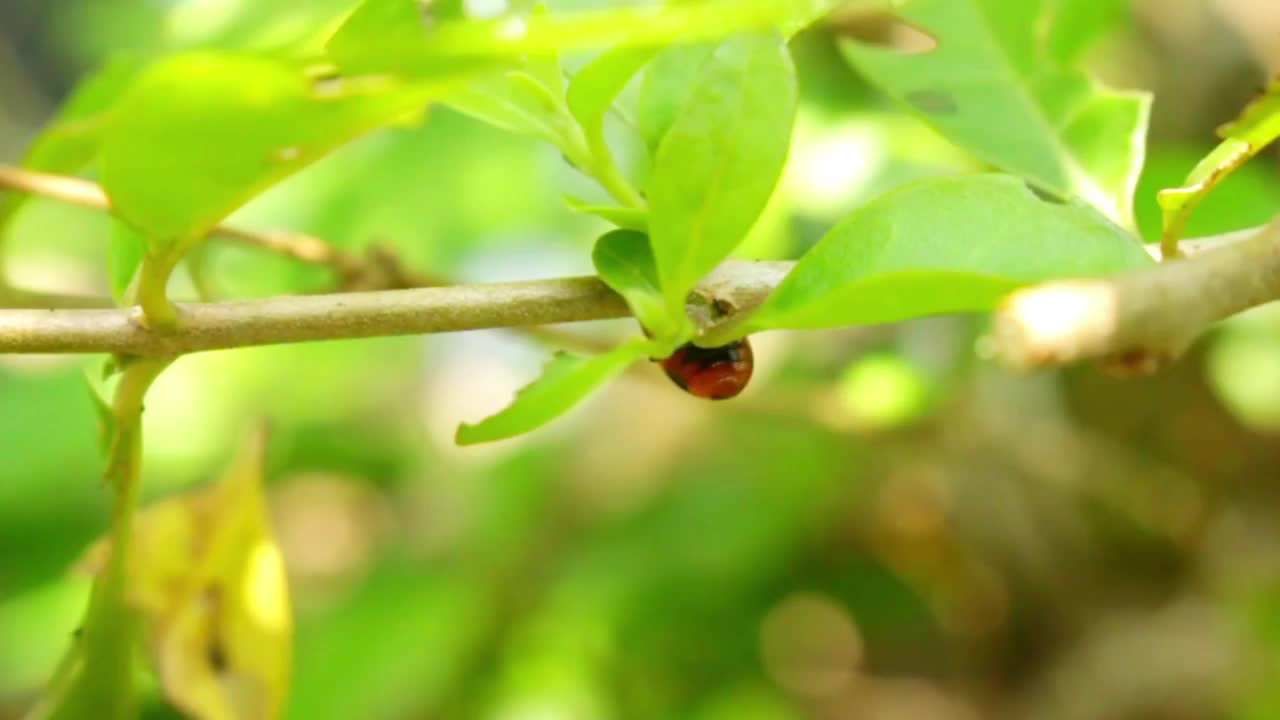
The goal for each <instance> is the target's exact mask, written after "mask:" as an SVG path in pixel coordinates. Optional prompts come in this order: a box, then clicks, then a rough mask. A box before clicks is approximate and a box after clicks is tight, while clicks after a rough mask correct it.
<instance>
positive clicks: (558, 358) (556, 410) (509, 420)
mask: <svg viewBox="0 0 1280 720" xmlns="http://www.w3.org/2000/svg"><path fill="white" fill-rule="evenodd" d="M649 349H650V343H649V341H648V340H645V339H644V338H635V339H634V340H631V341H629V342H627V343H624V344H622V345H619V346H618V347H616V348H614V349H613V350H610V351H609V352H607V353H604V354H602V355H594V356H583V355H574V354H571V353H565V352H562V353H557V354H556V355H555V356H554V357H552V358H551V361H550V362H548V363H547V366H546V367H545V368H544V369H543V371H542V375H541V376H540V377H539V378H538V379H537V380H535V381H533V383H532V384H530V385H528V386H527V387H525V388H524V389H523V390H521V391H520V392H519V394H517V395H516V398H515V400H514V401H513V402H512V403H511V404H510V405H509V406H507V408H506V409H504V410H502V411H501V412H499V413H498V414H496V415H493V416H491V417H488V418H486V419H484V420H481V421H480V422H478V423H476V424H474V425H470V424H463V425H461V426H459V427H458V432H457V436H456V439H457V442H458V444H459V445H475V444H477V443H484V442H493V441H494V440H503V439H506V438H511V437H515V436H517V435H523V434H525V433H527V432H531V431H533V430H536V429H538V428H540V427H542V426H543V425H545V424H547V423H549V422H551V421H552V420H554V419H556V418H557V417H559V416H560V415H563V414H564V413H565V412H567V411H568V410H569V409H570V408H572V407H573V406H574V405H577V404H578V403H579V402H581V401H582V399H583V398H585V397H586V396H587V395H589V394H590V393H591V391H592V390H595V389H596V388H597V387H600V386H601V385H603V384H605V383H606V382H608V381H609V380H611V379H613V378H614V377H616V376H618V375H619V374H621V373H622V371H624V370H626V369H627V367H628V366H630V365H631V364H632V363H634V362H635V361H636V360H639V359H640V358H642V357H644V356H645V355H647V354H649Z"/></svg>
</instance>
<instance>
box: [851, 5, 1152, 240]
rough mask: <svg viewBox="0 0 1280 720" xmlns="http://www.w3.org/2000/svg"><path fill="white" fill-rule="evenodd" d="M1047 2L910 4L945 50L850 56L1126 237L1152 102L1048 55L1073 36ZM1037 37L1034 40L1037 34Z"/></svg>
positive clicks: (860, 47) (943, 127)
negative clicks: (1053, 41)
mask: <svg viewBox="0 0 1280 720" xmlns="http://www.w3.org/2000/svg"><path fill="white" fill-rule="evenodd" d="M1052 9H1053V4H1052V3H1050V2H1049V1H1048V0H1019V1H1018V2H1009V0H910V1H909V2H907V3H906V4H905V5H903V7H902V8H901V10H899V11H898V14H899V15H900V16H901V18H902V19H903V20H904V21H906V22H908V23H911V24H913V25H915V26H916V27H918V28H919V29H920V30H922V31H923V32H925V33H928V34H929V35H931V36H933V38H934V40H936V42H937V44H938V46H937V47H936V48H934V49H932V50H930V51H927V52H922V53H914V54H909V53H903V52H899V51H896V50H890V49H886V48H879V47H872V46H869V45H864V44H860V43H856V42H847V43H845V44H844V46H843V48H844V52H845V55H846V57H847V58H848V59H849V60H850V61H851V62H852V63H853V64H854V65H855V66H856V67H857V68H858V70H859V71H860V72H862V73H863V74H864V75H866V76H867V78H868V79H870V80H871V81H872V82H873V83H875V84H876V85H878V86H879V87H880V88H882V89H883V90H884V91H885V92H887V93H888V94H889V95H891V96H892V97H893V98H894V99H895V100H897V101H899V102H901V103H902V104H903V105H905V106H906V107H907V108H909V109H910V110H912V111H913V112H914V113H916V114H917V115H919V116H920V117H921V118H922V119H924V120H925V121H926V122H928V123H929V124H931V125H932V126H933V127H934V128H936V129H937V130H938V131H939V132H941V133H942V134H943V135H945V136H946V137H947V138H949V139H950V140H951V141H953V142H955V143H956V144H958V145H960V146H961V147H963V148H965V149H966V150H969V151H970V152H972V153H974V154H975V155H977V156H978V157H980V158H982V159H983V160H985V161H987V162H989V163H991V164H992V165H995V166H997V167H999V168H1000V169H1002V170H1005V171H1007V172H1011V173H1014V174H1017V175H1021V176H1023V177H1025V178H1027V179H1028V180H1030V181H1032V182H1033V183H1035V184H1036V185H1037V186H1039V187H1040V188H1041V189H1043V190H1046V191H1048V192H1050V193H1053V194H1055V195H1058V196H1060V197H1079V198H1081V199H1083V200H1084V201H1085V202H1088V203H1089V204H1091V205H1093V206H1094V207H1097V208H1098V209H1099V210H1101V211H1102V212H1103V213H1105V214H1106V215H1107V216H1108V217H1110V218H1111V219H1112V220H1114V221H1115V222H1117V223H1120V224H1121V225H1123V226H1124V227H1126V228H1132V227H1133V191H1134V187H1135V186H1136V184H1137V180H1138V174H1139V172H1140V171H1141V168H1142V158H1143V150H1144V147H1145V141H1146V137H1145V134H1146V127H1147V119H1148V115H1149V109H1150V98H1149V97H1148V96H1147V95H1145V94H1141V93H1128V92H1115V91H1112V90H1109V89H1106V88H1104V87H1102V86H1101V85H1099V84H1098V83H1096V82H1095V81H1093V80H1092V79H1091V78H1090V77H1089V76H1088V75H1087V74H1086V73H1085V72H1084V71H1083V70H1080V69H1079V68H1076V67H1072V66H1067V65H1063V64H1061V63H1060V62H1059V60H1058V59H1057V58H1055V57H1054V55H1053V54H1052V53H1051V51H1050V48H1049V47H1047V46H1046V43H1047V41H1048V39H1049V38H1053V37H1060V38H1061V37H1064V36H1063V35H1061V34H1057V35H1055V33H1065V34H1066V35H1065V38H1064V39H1061V40H1059V41H1058V42H1060V43H1062V44H1063V45H1064V47H1063V48H1059V49H1058V50H1057V52H1058V53H1059V54H1065V55H1068V56H1069V55H1071V54H1072V53H1074V52H1075V51H1074V50H1072V49H1071V48H1070V47H1069V46H1072V45H1075V44H1078V43H1079V42H1080V41H1081V40H1080V38H1081V35H1080V33H1079V32H1077V31H1066V30H1059V28H1061V27H1062V24H1063V23H1064V22H1067V20H1069V19H1070V17H1071V16H1070V14H1058V15H1053V14H1049V13H1050V11H1051V10H1052ZM1033 29H1034V30H1033Z"/></svg>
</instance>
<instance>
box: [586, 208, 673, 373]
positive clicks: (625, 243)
mask: <svg viewBox="0 0 1280 720" xmlns="http://www.w3.org/2000/svg"><path fill="white" fill-rule="evenodd" d="M591 261H592V263H594V264H595V267H596V272H597V273H599V274H600V279H601V280H604V283H605V284H606V285H608V286H609V287H611V288H613V289H614V291H616V292H617V293H618V294H619V295H621V296H622V297H623V298H625V299H626V301H627V305H628V306H630V307H631V312H632V313H634V314H635V316H636V319H637V320H639V321H640V324H641V325H643V326H644V327H645V329H646V330H648V331H649V332H650V333H652V335H653V337H655V338H658V339H660V340H662V341H663V343H664V344H670V345H671V346H672V347H675V346H678V345H679V344H680V343H682V342H684V341H685V340H687V339H688V338H689V337H690V336H691V335H692V329H693V328H692V325H691V324H690V323H689V319H688V317H686V316H685V314H684V313H683V312H681V313H676V314H672V313H671V312H669V311H668V309H667V305H666V303H665V302H663V298H662V291H661V290H660V289H658V270H657V268H656V267H655V265H654V260H653V250H652V248H651V247H650V245H649V238H648V237H646V236H645V235H643V234H642V233H638V232H635V231H633V230H615V231H613V232H611V233H607V234H605V235H604V236H602V237H601V238H600V239H599V240H597V241H596V246H595V250H594V251H593V252H592V253H591ZM655 354H661V353H655Z"/></svg>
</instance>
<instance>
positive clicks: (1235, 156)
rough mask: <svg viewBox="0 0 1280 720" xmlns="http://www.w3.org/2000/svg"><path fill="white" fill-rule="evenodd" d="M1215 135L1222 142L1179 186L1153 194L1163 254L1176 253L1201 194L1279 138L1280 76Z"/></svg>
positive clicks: (1202, 197) (1214, 186)
mask: <svg viewBox="0 0 1280 720" xmlns="http://www.w3.org/2000/svg"><path fill="white" fill-rule="evenodd" d="M1218 135H1219V136H1220V137H1222V138H1223V140H1222V142H1221V143H1220V144H1219V145H1218V146H1217V147H1216V148H1214V149H1213V151H1212V152H1210V153H1209V154H1208V155H1206V156H1205V158H1204V159H1203V160H1201V161H1200V162H1199V163H1198V164H1197V165H1196V166H1195V167H1194V168H1192V170H1191V174H1190V175H1188V176H1187V179H1186V181H1185V182H1184V183H1183V184H1182V186H1180V187H1176V188H1169V189H1166V190H1161V191H1160V193H1159V194H1158V195H1157V196H1156V198H1157V199H1158V200H1159V203H1160V209H1161V210H1162V211H1163V215H1164V218H1163V220H1164V232H1163V236H1162V239H1163V242H1164V249H1165V253H1166V255H1168V254H1171V253H1173V254H1176V253H1174V251H1175V250H1176V243H1177V241H1178V240H1179V239H1180V238H1181V237H1182V233H1183V231H1184V229H1185V228H1186V226H1187V221H1188V220H1189V219H1190V218H1191V213H1192V212H1193V211H1194V210H1195V209H1196V206H1198V205H1199V204H1200V203H1201V202H1202V201H1203V200H1204V198H1205V196H1207V195H1208V194H1209V193H1210V192H1212V191H1213V189H1214V188H1216V187H1217V186H1218V185H1220V184H1221V183H1222V181H1223V180H1225V179H1226V178H1227V177H1228V176H1229V175H1231V173H1233V172H1235V170H1236V169H1238V168H1239V167H1240V166H1242V165H1244V164H1245V163H1246V162H1248V161H1249V160H1250V159H1252V158H1253V157H1254V156H1255V155H1257V154H1258V153H1260V152H1262V150H1263V148H1265V147H1267V146H1268V145H1270V144H1271V143H1273V142H1275V140H1276V138H1277V137H1280V76H1278V77H1276V78H1274V79H1272V81H1271V83H1270V85H1268V87H1267V89H1266V90H1265V91H1264V92H1263V94H1262V96H1261V97H1259V98H1257V99H1256V100H1254V101H1253V102H1252V103H1250V104H1249V105H1248V106H1247V107H1246V108H1245V109H1244V111H1243V112H1241V114H1240V117H1239V118H1237V119H1236V120H1235V121H1234V122H1231V123H1228V124H1226V125H1223V126H1222V127H1221V128H1219V129H1218Z"/></svg>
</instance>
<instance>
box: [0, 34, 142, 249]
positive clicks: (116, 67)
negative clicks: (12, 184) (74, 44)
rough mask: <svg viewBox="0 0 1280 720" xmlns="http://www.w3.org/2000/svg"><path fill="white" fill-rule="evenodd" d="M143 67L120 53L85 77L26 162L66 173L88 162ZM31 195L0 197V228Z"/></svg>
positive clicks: (43, 133)
mask: <svg viewBox="0 0 1280 720" xmlns="http://www.w3.org/2000/svg"><path fill="white" fill-rule="evenodd" d="M140 67H141V64H140V63H139V62H138V61H137V60H136V59H135V58H132V57H119V58H116V59H114V60H112V61H110V62H108V63H107V64H106V65H105V66H103V67H102V68H101V69H100V70H98V71H97V72H95V73H93V74H92V75H90V76H89V77H87V78H86V79H85V80H83V81H81V82H80V84H79V85H77V86H76V89H75V91H74V92H72V93H71V96H70V97H69V98H68V99H67V100H66V102H64V103H63V104H62V107H61V108H59V110H58V113H57V115H56V116H55V117H54V118H53V120H52V121H51V122H50V123H49V124H48V125H47V126H46V127H45V129H44V130H43V131H42V132H41V133H40V134H39V135H38V136H37V137H36V139H35V141H34V142H33V143H32V144H31V147H30V148H29V149H28V150H27V153H26V156H25V157H23V159H22V166H23V167H25V168H28V169H31V170H39V171H41V172H48V173H57V174H63V175H69V174H74V173H78V172H80V171H81V170H83V169H84V168H85V167H86V166H88V165H89V164H90V162H92V160H93V158H94V156H95V155H96V154H97V152H98V147H99V143H100V141H101V138H102V132H103V128H104V126H105V124H106V119H107V113H108V111H109V110H110V108H111V106H112V105H113V104H114V103H115V101H116V99H117V98H119V97H120V94H121V93H123V92H124V90H125V88H126V87H128V85H129V83H130V82H131V81H132V80H133V78H134V77H136V76H137V74H138V71H139V69H140ZM30 197H31V196H30V195H26V194H19V193H10V194H7V195H4V196H3V197H0V229H3V228H4V226H5V225H7V224H8V222H9V220H10V219H11V218H12V217H13V215H14V214H15V213H16V212H17V211H18V209H19V208H20V207H21V206H22V204H23V203H24V202H26V201H27V199H28V198H30Z"/></svg>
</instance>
